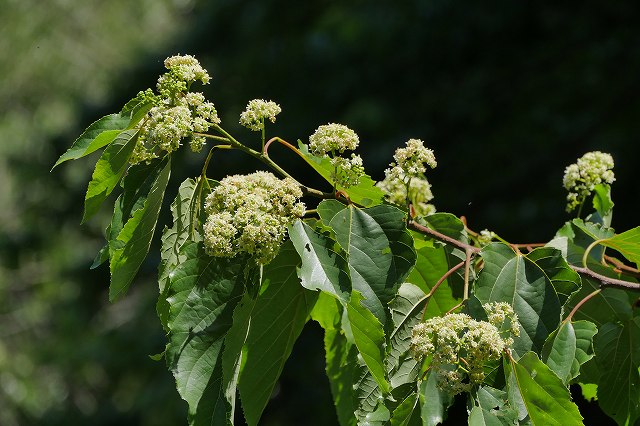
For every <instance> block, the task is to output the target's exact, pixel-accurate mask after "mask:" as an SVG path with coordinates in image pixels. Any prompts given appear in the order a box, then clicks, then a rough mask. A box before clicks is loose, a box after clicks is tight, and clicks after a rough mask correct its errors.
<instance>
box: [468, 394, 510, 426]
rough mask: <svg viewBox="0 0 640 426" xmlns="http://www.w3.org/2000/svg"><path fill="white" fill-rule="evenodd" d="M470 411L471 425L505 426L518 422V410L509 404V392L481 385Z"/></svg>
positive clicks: (474, 396)
mask: <svg viewBox="0 0 640 426" xmlns="http://www.w3.org/2000/svg"><path fill="white" fill-rule="evenodd" d="M472 404H473V408H472V409H471V411H470V412H469V425H470V426H503V425H514V424H518V414H517V412H516V411H515V410H514V409H513V408H511V407H510V406H509V403H508V399H507V393H506V392H504V391H501V390H499V389H494V388H491V387H489V386H480V387H479V388H478V390H477V392H475V395H473V399H472Z"/></svg>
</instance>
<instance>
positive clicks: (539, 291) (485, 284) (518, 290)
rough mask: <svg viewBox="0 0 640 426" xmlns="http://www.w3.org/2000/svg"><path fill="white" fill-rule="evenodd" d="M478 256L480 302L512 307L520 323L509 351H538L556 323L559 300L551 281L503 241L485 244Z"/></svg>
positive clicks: (558, 321)
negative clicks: (481, 260) (479, 259)
mask: <svg viewBox="0 0 640 426" xmlns="http://www.w3.org/2000/svg"><path fill="white" fill-rule="evenodd" d="M481 256H482V258H483V259H484V267H483V269H482V271H481V272H480V274H479V276H478V280H477V281H476V285H475V295H476V297H477V298H478V299H479V300H480V302H482V303H483V304H485V303H489V302H507V303H509V304H510V305H511V306H513V309H514V311H515V313H516V314H518V320H519V322H520V336H514V344H513V351H514V352H515V353H516V354H517V355H519V356H522V355H523V354H524V353H525V352H527V351H529V350H533V351H535V352H537V353H540V351H541V350H542V346H543V344H544V342H545V339H546V338H547V336H548V335H549V334H551V333H552V332H553V330H555V329H556V327H557V326H558V324H559V323H560V311H561V308H560V301H559V299H558V295H557V293H556V291H555V289H554V287H553V284H552V282H551V280H550V279H549V277H548V276H547V275H546V274H545V273H544V271H543V270H542V269H541V268H540V267H539V266H538V265H537V264H536V263H535V262H534V261H533V260H530V259H527V258H526V257H525V256H522V255H521V254H516V253H515V252H514V251H513V250H512V249H511V248H510V247H509V246H507V245H505V244H501V243H493V244H489V245H487V246H485V247H484V248H483V249H482V252H481Z"/></svg>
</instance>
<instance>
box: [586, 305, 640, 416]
mask: <svg viewBox="0 0 640 426" xmlns="http://www.w3.org/2000/svg"><path fill="white" fill-rule="evenodd" d="M595 352H596V356H595V359H596V363H597V364H598V368H599V369H600V372H601V376H600V380H599V383H598V403H599V405H600V407H601V408H602V410H603V411H604V412H605V413H607V414H608V415H609V416H611V417H613V418H614V419H615V420H616V422H617V423H618V424H619V425H633V424H634V423H635V421H636V420H637V419H638V417H640V373H639V372H638V368H639V367H640V317H635V318H633V319H629V320H627V321H625V322H623V323H607V324H604V325H603V326H602V327H600V330H599V331H598V336H597V337H596V341H595Z"/></svg>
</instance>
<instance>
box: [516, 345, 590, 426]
mask: <svg viewBox="0 0 640 426" xmlns="http://www.w3.org/2000/svg"><path fill="white" fill-rule="evenodd" d="M510 364H511V368H512V370H511V371H512V373H511V374H513V378H514V379H515V380H514V381H512V382H511V383H512V385H513V384H515V385H516V386H517V392H518V393H519V394H520V396H521V397H522V402H523V403H524V407H525V409H526V412H527V414H528V416H529V419H530V421H531V423H532V424H533V425H535V426H537V425H541V426H547V425H558V426H566V425H582V416H581V415H580V411H578V407H577V406H576V405H575V404H574V403H573V402H572V401H571V396H570V394H569V389H567V387H565V385H564V384H563V383H562V381H561V380H560V379H559V378H558V376H556V375H555V374H554V373H553V371H551V369H549V367H547V365H546V364H544V363H543V362H542V361H540V359H538V356H537V355H536V354H535V353H533V352H527V353H526V354H524V355H523V356H522V357H520V359H519V360H518V361H517V362H516V361H514V360H511V363H510Z"/></svg>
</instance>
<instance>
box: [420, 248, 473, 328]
mask: <svg viewBox="0 0 640 426" xmlns="http://www.w3.org/2000/svg"><path fill="white" fill-rule="evenodd" d="M464 264H465V262H464V261H463V262H460V263H458V264H457V265H455V266H453V267H451V268H450V269H449V270H448V271H447V272H445V273H444V275H442V277H440V279H439V280H438V282H436V283H435V284H434V286H433V287H431V290H429V293H428V294H427V295H426V296H425V297H426V299H427V301H426V302H425V304H424V309H423V310H422V320H424V316H425V314H426V312H427V306H428V305H429V300H431V296H433V293H435V292H436V290H437V289H438V287H440V285H441V284H442V283H443V282H444V281H445V280H446V279H447V278H449V277H450V276H451V274H453V273H454V272H455V271H457V270H458V269H460V268H462V266H463V265H464Z"/></svg>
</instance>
